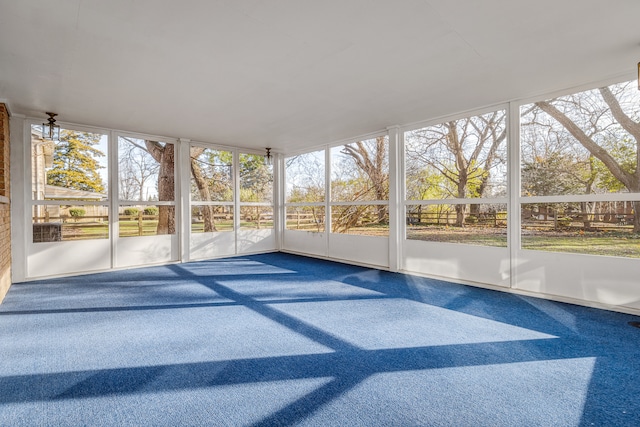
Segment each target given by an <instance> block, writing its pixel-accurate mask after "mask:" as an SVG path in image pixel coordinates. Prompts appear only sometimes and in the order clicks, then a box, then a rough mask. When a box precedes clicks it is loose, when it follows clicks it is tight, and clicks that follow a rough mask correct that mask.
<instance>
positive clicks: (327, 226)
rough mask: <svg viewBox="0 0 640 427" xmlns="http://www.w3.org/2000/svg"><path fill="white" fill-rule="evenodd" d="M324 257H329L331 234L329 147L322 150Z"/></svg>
mask: <svg viewBox="0 0 640 427" xmlns="http://www.w3.org/2000/svg"><path fill="white" fill-rule="evenodd" d="M324 188H325V191H324V236H325V248H324V249H325V250H324V256H326V257H327V258H328V257H329V242H330V239H329V234H331V203H330V202H331V147H325V148H324Z"/></svg>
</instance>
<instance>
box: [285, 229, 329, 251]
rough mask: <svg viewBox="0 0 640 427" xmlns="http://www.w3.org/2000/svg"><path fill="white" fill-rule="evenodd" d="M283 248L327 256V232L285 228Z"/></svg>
mask: <svg viewBox="0 0 640 427" xmlns="http://www.w3.org/2000/svg"><path fill="white" fill-rule="evenodd" d="M282 249H283V250H285V251H293V252H299V253H303V254H309V255H316V256H327V237H326V235H325V233H312V232H310V231H293V230H284V238H283V244H282Z"/></svg>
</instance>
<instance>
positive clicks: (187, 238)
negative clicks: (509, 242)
mask: <svg viewBox="0 0 640 427" xmlns="http://www.w3.org/2000/svg"><path fill="white" fill-rule="evenodd" d="M178 153H179V155H178V162H177V163H176V169H177V170H176V175H177V177H178V179H179V181H178V182H179V183H180V185H179V187H178V188H176V190H177V192H178V194H176V216H177V218H176V224H180V227H179V230H176V231H177V232H179V233H180V236H179V240H178V242H179V243H178V257H179V259H180V262H187V261H190V260H191V250H190V248H191V192H190V185H191V164H190V162H191V140H190V139H185V138H180V139H179V140H178Z"/></svg>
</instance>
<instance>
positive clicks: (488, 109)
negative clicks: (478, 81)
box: [400, 102, 509, 133]
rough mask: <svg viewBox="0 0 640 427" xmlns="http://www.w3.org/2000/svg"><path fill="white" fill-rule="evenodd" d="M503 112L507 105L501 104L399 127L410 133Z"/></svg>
mask: <svg viewBox="0 0 640 427" xmlns="http://www.w3.org/2000/svg"><path fill="white" fill-rule="evenodd" d="M502 110H504V112H505V114H509V103H508V102H501V103H499V104H492V105H487V106H485V107H480V108H474V109H472V110H466V111H462V112H459V113H455V114H448V115H446V116H440V117H436V118H434V119H428V120H422V121H419V122H413V123H409V124H406V125H402V126H400V129H401V130H402V132H405V133H406V132H411V131H415V130H419V129H423V128H427V127H431V126H437V125H441V124H443V123H445V122H450V121H455V120H460V119H466V118H468V117H474V116H481V115H483V114H488V113H493V112H496V111H502Z"/></svg>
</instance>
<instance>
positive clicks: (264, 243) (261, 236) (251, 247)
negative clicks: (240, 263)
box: [238, 228, 276, 254]
mask: <svg viewBox="0 0 640 427" xmlns="http://www.w3.org/2000/svg"><path fill="white" fill-rule="evenodd" d="M275 234H276V233H275V231H274V230H273V229H266V230H256V229H251V228H245V229H243V228H241V229H240V230H238V253H239V254H243V253H251V252H268V251H273V250H275V249H276V236H275Z"/></svg>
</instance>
